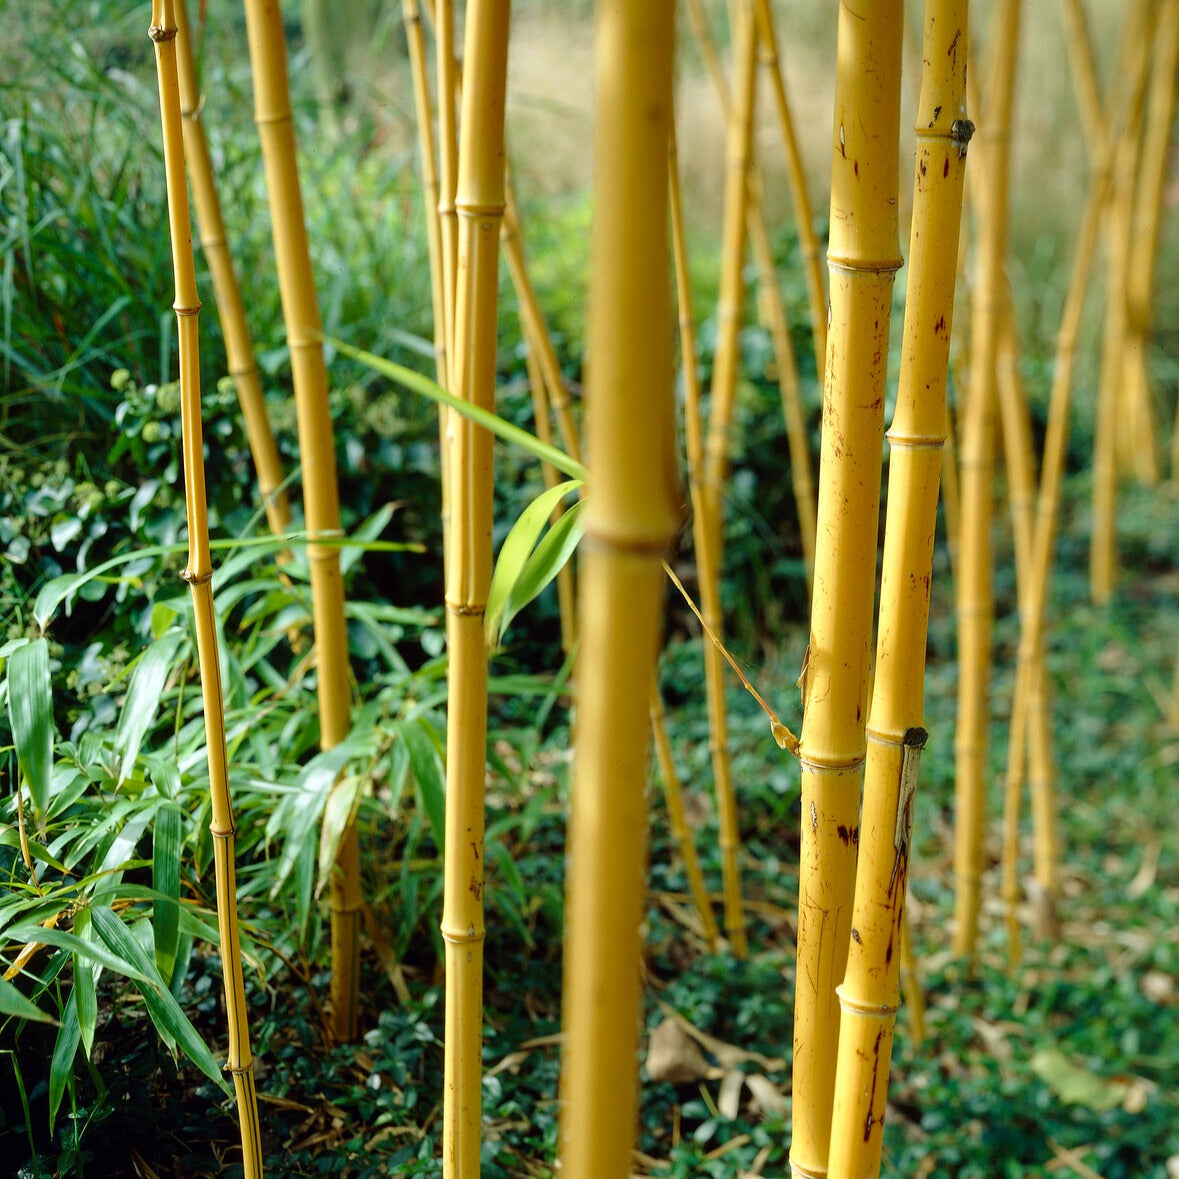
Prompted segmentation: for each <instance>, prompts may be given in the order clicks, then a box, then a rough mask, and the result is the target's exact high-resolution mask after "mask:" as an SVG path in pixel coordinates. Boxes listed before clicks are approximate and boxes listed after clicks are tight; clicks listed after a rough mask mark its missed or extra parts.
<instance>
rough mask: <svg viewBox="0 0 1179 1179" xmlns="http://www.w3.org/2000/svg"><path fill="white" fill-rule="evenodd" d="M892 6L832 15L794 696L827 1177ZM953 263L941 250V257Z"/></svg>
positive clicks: (804, 1095)
mask: <svg viewBox="0 0 1179 1179" xmlns="http://www.w3.org/2000/svg"><path fill="white" fill-rule="evenodd" d="M902 24H903V5H902V4H901V3H900V0H887V2H882V3H878V4H874V5H872V6H871V7H868V8H863V7H860V8H853V6H852V5H851V4H850V3H848V2H847V0H843V2H842V3H841V4H840V9H839V29H838V66H837V69H836V77H835V121H834V128H833V139H832V153H831V160H832V179H831V217H830V225H831V238H830V245H829V247H828V267H829V271H830V284H831V286H830V289H831V322H830V326H829V328H828V333H827V359H826V365H825V384H824V390H823V435H822V439H823V441H822V456H821V458H820V463H819V510H818V529H817V532H818V538H819V543H818V549H817V552H816V560H815V592H814V595H813V597H812V600H811V633H810V644H809V646H808V649H807V657H806V661H805V662H804V664H803V670H802V675H801V676H800V677H799V684H800V686H801V689H802V698H803V722H802V740H801V751H800V754H799V757H800V761H801V762H802V848H801V852H800V860H799V901H798V967H797V971H796V975H795V977H796V978H797V980H798V983H797V988H796V992H795V1007H794V1077H793V1088H794V1101H793V1108H792V1123H793V1137H792V1141H791V1146H790V1166H791V1169H792V1172H793V1174H794V1175H796V1176H816V1175H825V1174H826V1173H827V1161H828V1153H829V1150H830V1148H831V1145H832V1128H831V1109H832V1101H833V1096H834V1089H835V1054H834V1051H833V1049H834V1046H835V1044H836V1041H837V1036H838V1029H839V1021H840V1017H839V1005H838V999H837V996H836V993H835V985H836V983H837V982H838V981H839V980H840V979H841V978H842V977H843V973H844V964H845V961H846V957H847V946H848V936H849V931H850V925H851V909H852V895H853V887H854V880H855V875H856V853H857V847H858V842H859V830H860V817H859V802H860V778H861V774H862V772H863V765H864V745H865V737H864V721H865V713H866V711H867V702H868V680H869V666H870V662H871V642H872V613H873V609H872V608H873V597H874V587H875V582H876V537H877V531H878V521H879V512H880V460H881V450H882V447H883V436H884V393H885V378H886V375H887V368H888V364H887V356H888V332H889V320H890V314H891V309H892V287H893V278H894V276H895V274H896V271H897V268H898V267H899V266H900V264H901V260H900V257H899V254H898V242H897V199H898V189H899V176H898V159H897V144H898V140H899V135H900V94H901V41H902ZM951 257H952V255H951Z"/></svg>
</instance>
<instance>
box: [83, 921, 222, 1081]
mask: <svg viewBox="0 0 1179 1179" xmlns="http://www.w3.org/2000/svg"><path fill="white" fill-rule="evenodd" d="M91 918H92V920H93V922H94V928H95V930H96V931H97V933H98V936H99V937H100V938H102V940H103V941H104V942H105V943H106V944H107V946H108V947H109V948H110V949H111V950H112V951H113V952H115V953H117V954H119V955H121V956H122V957H123V958H124V959H126V960H127V961H128V962H130V963H131V964H132V965H133V966H134V967H135V968H136V970H138V971H139V972H140V974H141V975H143V976H144V977H145V978H146V979H147V980H148V981H146V982H136V984H135V985H136V986H137V987H138V988H139V993H140V994H141V995H142V996H143V1001H144V1004H145V1005H146V1006H147V1013H148V1015H150V1016H151V1021H152V1023H154V1024H155V1025H156V1030H157V1031H159V1032H160V1034H161V1035H162V1036H164V1038H165V1039H167V1038H168V1037H169V1036H170V1037H172V1039H173V1040H175V1042H176V1043H177V1044H179V1045H180V1047H181V1049H182V1050H183V1052H184V1054H185V1056H187V1057H188V1059H189V1060H191V1061H192V1063H193V1064H195V1065H196V1066H197V1068H199V1069H200V1070H201V1072H203V1073H204V1074H205V1076H206V1077H208V1078H209V1079H210V1080H211V1081H215V1082H216V1083H217V1084H218V1085H219V1086H220V1087H221V1089H222V1090H223V1091H224V1092H229V1086H228V1085H226V1083H225V1081H224V1079H223V1078H222V1076H221V1070H220V1069H219V1068H218V1067H217V1062H216V1061H215V1060H214V1059H213V1054H212V1053H211V1052H210V1051H209V1049H208V1047H207V1046H206V1044H205V1042H204V1040H202V1039H201V1037H200V1034H199V1033H198V1032H197V1030H196V1028H194V1027H193V1026H192V1023H191V1022H190V1021H189V1018H188V1016H187V1015H185V1014H184V1012H183V1011H182V1010H181V1009H180V1004H179V1003H177V1002H176V1000H175V999H174V998H173V996H172V992H171V991H170V990H169V989H168V988H167V987H166V986H165V985H164V980H163V979H162V978H161V977H160V975H159V972H158V971H157V970H156V968H155V965H154V963H153V962H152V961H151V959H150V958H149V957H148V956H147V954H146V952H145V951H144V949H143V947H142V946H141V945H140V944H139V943H138V942H137V941H136V940H135V938H134V937H133V936H132V934H131V931H130V930H129V929H128V928H127V927H126V926H125V925H124V924H123V922H122V921H120V920H119V918H118V917H116V916H115V914H114V913H112V912H111V910H110V909H108V908H106V907H105V906H102V905H94V906H92V909H91Z"/></svg>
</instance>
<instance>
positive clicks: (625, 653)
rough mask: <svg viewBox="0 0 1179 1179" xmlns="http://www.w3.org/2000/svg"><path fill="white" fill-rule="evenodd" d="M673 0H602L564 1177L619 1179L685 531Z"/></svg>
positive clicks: (629, 1121)
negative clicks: (671, 214)
mask: <svg viewBox="0 0 1179 1179" xmlns="http://www.w3.org/2000/svg"><path fill="white" fill-rule="evenodd" d="M673 14H674V6H673V4H672V2H671V0H643V2H638V3H626V4H611V3H600V4H599V5H598V15H597V40H596V49H595V62H596V74H597V96H598V111H597V125H596V133H595V134H596V149H595V150H596V161H597V172H596V181H595V190H594V231H593V250H592V259H593V271H592V279H591V290H590V310H589V329H588V338H589V341H590V347H591V349H592V352H591V356H590V365H589V386H588V391H587V407H588V408H587V415H588V416H587V435H586V439H587V446H586V451H587V454H588V456H589V479H588V496H587V500H588V502H587V505H586V516H585V518H586V539H585V547H584V552H583V556H582V562H581V585H580V591H581V592H580V593H579V595H578V601H579V602H580V604H581V616H580V625H579V627H578V630H579V633H580V635H581V658H580V670H579V672H578V715H577V725H576V734H575V743H576V750H575V761H574V768H573V783H572V787H571V806H572V810H571V814H570V832H569V867H568V885H567V905H566V928H567V930H568V935H567V946H566V958H565V987H564V996H565V998H564V1024H565V1043H566V1051H565V1053H564V1056H563V1058H562V1067H561V1098H562V1106H561V1125H560V1167H561V1174H562V1175H563V1176H565V1179H627V1177H628V1176H629V1175H630V1173H631V1164H632V1156H631V1151H632V1147H633V1143H634V1136H635V1131H636V1121H637V1106H638V1070H637V1062H636V1052H637V1048H638V1031H639V998H640V988H639V968H640V957H641V944H642V943H641V934H640V924H641V921H642V916H643V904H644V894H645V889H644V878H645V871H644V862H645V844H646V830H647V802H646V791H647V772H648V756H647V748H648V734H649V720H648V702H649V692H650V687H651V682H652V677H653V675H654V671H655V662H656V657H657V653H658V650H659V645H660V629H661V617H662V608H663V570H662V561H663V556H664V553H665V552H666V550H667V549H668V548H669V546H670V544H671V542H672V540H673V539H674V537H675V535H676V533H677V531H678V529H679V525H680V514H679V507H680V502H681V501H680V495H679V487H678V472H677V464H676V461H675V423H674V413H673V398H672V374H673V364H672V351H671V345H672V310H671V292H670V288H669V277H670V258H669V256H668V250H667V240H668V231H667V216H668V213H667V209H668V184H667V176H668V166H667V161H668V139H669V133H670V127H671V118H672V97H671V96H672V57H673V53H672V48H673V44H674V39H673V35H672V34H673Z"/></svg>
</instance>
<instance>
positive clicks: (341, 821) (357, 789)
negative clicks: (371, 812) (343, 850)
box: [315, 774, 365, 897]
mask: <svg viewBox="0 0 1179 1179" xmlns="http://www.w3.org/2000/svg"><path fill="white" fill-rule="evenodd" d="M364 786H365V779H364V778H363V777H362V776H361V775H360V774H347V775H346V776H345V777H343V778H340V779H339V780H338V781H337V782H336V783H335V784H334V785H333V786H332V789H331V793H330V794H328V798H327V803H326V805H325V806H324V808H323V822H322V823H321V824H320V825H319V879H318V881H317V883H316V885H315V895H316V896H317V897H318V896H321V895H322V893H323V890H324V889H325V888H326V887H327V883H328V881H329V880H330V879H331V876H332V869H333V868H334V867H335V866H336V856H337V855H338V854H339V851H340V840H342V839H343V838H344V832H345V831H346V830H347V829H348V828H349V826H351V823H352V820H353V819H354V818H355V817H356V808H357V807H358V806H359V805H360V796H361V793H362V790H363V787H364Z"/></svg>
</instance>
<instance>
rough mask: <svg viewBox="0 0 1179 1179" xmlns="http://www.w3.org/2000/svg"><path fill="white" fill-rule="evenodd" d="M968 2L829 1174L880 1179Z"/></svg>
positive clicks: (936, 105) (926, 170) (898, 459)
mask: <svg viewBox="0 0 1179 1179" xmlns="http://www.w3.org/2000/svg"><path fill="white" fill-rule="evenodd" d="M967 28H968V26H967V5H966V0H929V2H928V3H927V4H926V9H925V38H924V45H923V53H922V57H923V61H924V68H923V70H922V78H921V81H922V84H921V98H920V101H919V104H918V113H917V126H916V135H917V159H916V171H915V177H914V197H913V226H912V233H911V238H910V246H909V283H908V292H907V296H906V299H905V329H904V339H903V343H902V349H901V373H900V383H899V387H898V390H897V405H896V412H895V413H894V415H893V421H892V426H891V427H890V429H889V432H888V440H889V445H890V447H891V450H892V455H891V458H890V461H889V468H888V510H887V515H886V520H885V531H884V556H883V560H882V573H881V585H880V621H879V627H878V633H877V646H876V675H875V681H874V686H873V695H872V708H871V713H870V716H869V721H868V744H867V761H866V766H865V771H864V803H863V815H862V823H861V827H860V856H859V865H858V870H857V874H856V888H855V904H854V909H853V915H852V925H851V934H850V936H851V944H850V947H849V952H848V960H847V974H846V976H845V978H844V980H843V982H842V984H841V985H840V987H839V1000H840V1005H841V1007H842V1018H841V1021H840V1025H839V1053H838V1064H837V1077H836V1086H835V1106H834V1112H833V1116H832V1126H831V1155H830V1160H829V1174H830V1175H832V1176H833V1177H835V1179H869V1177H870V1176H876V1175H878V1174H879V1172H880V1155H881V1144H882V1139H883V1126H884V1110H885V1096H886V1093H887V1090H888V1074H889V1061H890V1057H891V1052H892V1037H893V1031H894V1028H895V1023H896V1014H895V1013H896V1010H897V1004H898V1002H899V998H900V986H899V976H900V971H901V964H902V959H903V956H904V953H905V947H904V941H905V934H904V930H903V919H904V906H905V887H906V883H907V878H908V870H909V856H910V849H911V847H912V826H913V807H914V799H915V791H916V789H917V776H918V766H919V764H920V754H921V750H922V748H923V746H924V745H925V741H926V732H925V728H924V710H925V648H926V634H927V631H928V625H929V600H930V584H931V580H932V576H933V547H934V536H935V533H936V530H937V504H938V483H939V478H940V474H941V463H942V444H943V442H944V440H945V420H946V409H945V395H946V377H947V371H948V368H949V354H950V332H951V328H952V322H953V312H954V284H955V279H956V277H957V257H958V234H959V225H960V222H961V215H962V184H963V178H964V174H965V170H966V150H967V144H968V143H969V141H970V138H971V135H972V134H973V131H974V128H973V126H972V125H971V123H970V122H969V121H968V120H967V118H966V40H967Z"/></svg>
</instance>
